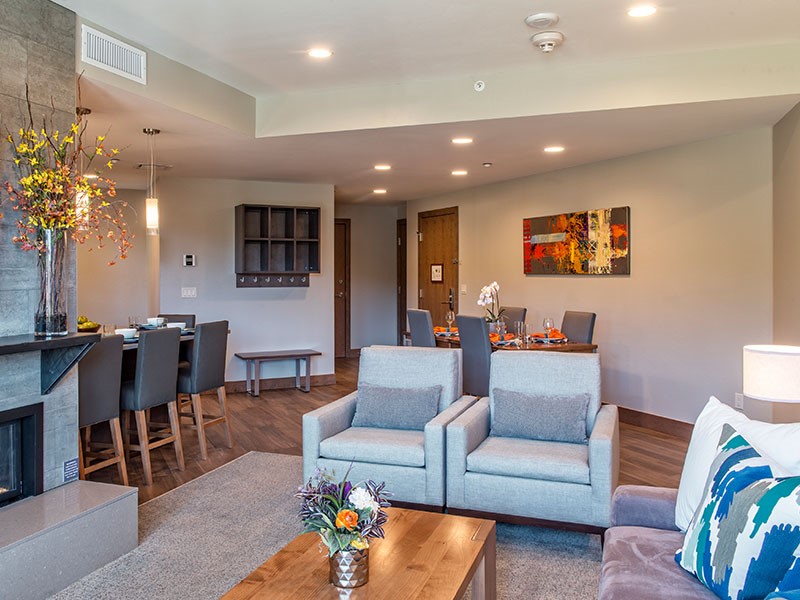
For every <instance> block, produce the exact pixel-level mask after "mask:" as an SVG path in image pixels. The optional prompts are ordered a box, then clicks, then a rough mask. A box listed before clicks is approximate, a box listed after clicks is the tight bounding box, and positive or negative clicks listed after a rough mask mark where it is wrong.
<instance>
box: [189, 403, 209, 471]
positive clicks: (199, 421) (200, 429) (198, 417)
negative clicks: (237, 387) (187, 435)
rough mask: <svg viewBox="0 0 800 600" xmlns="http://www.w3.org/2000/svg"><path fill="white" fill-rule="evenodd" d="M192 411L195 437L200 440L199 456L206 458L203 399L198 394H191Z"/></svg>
mask: <svg viewBox="0 0 800 600" xmlns="http://www.w3.org/2000/svg"><path fill="white" fill-rule="evenodd" d="M192 411H193V412H194V424H195V426H196V427H197V438H198V439H199V440H200V458H201V459H202V460H206V459H207V458H208V447H207V446H206V429H205V427H204V426H203V401H202V400H201V399H200V394H192Z"/></svg>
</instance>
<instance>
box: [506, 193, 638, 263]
mask: <svg viewBox="0 0 800 600" xmlns="http://www.w3.org/2000/svg"><path fill="white" fill-rule="evenodd" d="M630 210H631V209H630V207H628V206H622V207H617V208H599V209H595V210H587V211H584V212H575V213H565V214H561V215H552V216H549V217H533V218H530V219H524V220H523V221H522V239H523V243H524V246H525V250H524V254H523V256H524V257H525V274H526V275H628V274H630V272H631V269H630V243H629V239H628V236H629V233H630V231H629V220H630Z"/></svg>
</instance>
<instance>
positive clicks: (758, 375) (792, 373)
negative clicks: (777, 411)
mask: <svg viewBox="0 0 800 600" xmlns="http://www.w3.org/2000/svg"><path fill="white" fill-rule="evenodd" d="M742 366H743V379H744V389H743V391H744V395H745V396H748V397H749V398H754V399H756V400H768V401H770V402H800V346H745V347H744V357H743V361H742Z"/></svg>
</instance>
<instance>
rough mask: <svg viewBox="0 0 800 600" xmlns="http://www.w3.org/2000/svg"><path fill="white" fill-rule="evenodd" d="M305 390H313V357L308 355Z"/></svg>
mask: <svg viewBox="0 0 800 600" xmlns="http://www.w3.org/2000/svg"><path fill="white" fill-rule="evenodd" d="M303 391H304V392H310V391H311V357H310V356H306V389H304V390H303Z"/></svg>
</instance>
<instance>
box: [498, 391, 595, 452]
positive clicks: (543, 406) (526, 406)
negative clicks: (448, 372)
mask: <svg viewBox="0 0 800 600" xmlns="http://www.w3.org/2000/svg"><path fill="white" fill-rule="evenodd" d="M491 402H492V406H493V409H492V432H491V435H493V436H499V437H511V438H524V439H527V440H542V441H549V442H568V443H572V444H585V443H586V441H587V438H586V411H587V408H588V406H589V394H571V395H563V396H562V395H557V396H556V395H549V394H525V393H522V392H513V391H509V390H503V389H499V388H495V389H494V390H492V399H491Z"/></svg>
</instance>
